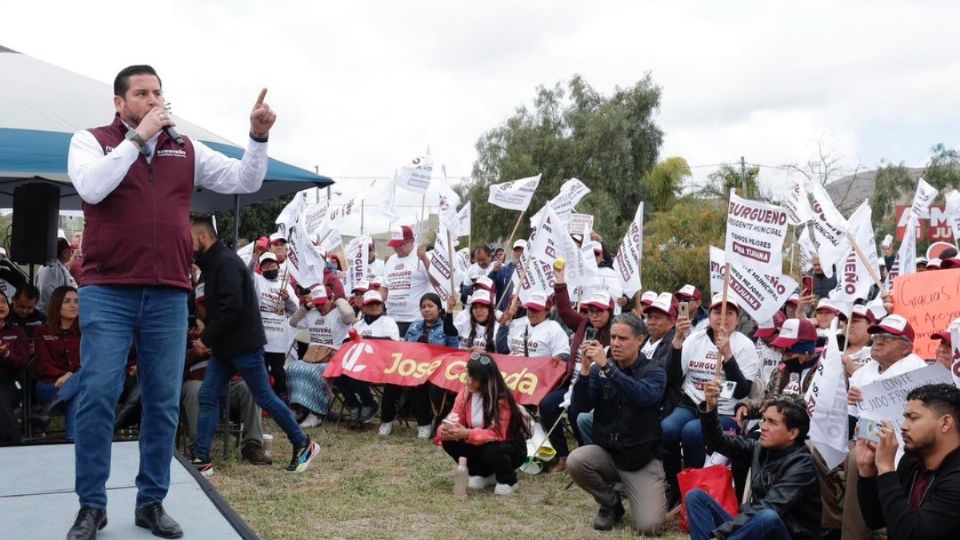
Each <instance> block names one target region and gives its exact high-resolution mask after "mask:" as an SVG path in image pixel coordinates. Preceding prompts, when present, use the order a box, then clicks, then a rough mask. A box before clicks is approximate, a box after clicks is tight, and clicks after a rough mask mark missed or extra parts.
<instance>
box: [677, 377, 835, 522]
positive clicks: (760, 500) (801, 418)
mask: <svg viewBox="0 0 960 540" xmlns="http://www.w3.org/2000/svg"><path fill="white" fill-rule="evenodd" d="M703 393H704V397H705V401H704V402H703V403H701V404H700V415H701V416H700V420H701V422H702V424H703V435H704V439H705V441H706V443H707V448H708V449H710V450H711V451H713V452H719V453H721V454H723V455H724V456H727V457H728V458H730V459H731V460H734V461H741V462H749V463H750V466H751V476H750V487H751V496H750V502H749V503H747V504H745V505H743V506H741V507H740V515H738V516H737V517H732V516H730V515H729V514H728V513H727V512H726V511H725V510H724V509H723V508H722V507H721V506H720V505H719V504H718V503H717V502H716V501H715V500H714V499H713V498H712V497H710V495H708V494H707V493H706V492H704V491H702V490H699V489H695V490H693V491H691V492H690V493H688V494H687V496H686V497H685V499H684V504H686V507H687V522H688V523H689V525H690V538H691V540H707V539H710V538H718V539H724V538H736V539H738V540H751V539H756V540H767V539H776V538H779V539H781V540H802V539H813V538H817V536H818V534H819V528H820V481H819V480H818V479H817V471H816V467H815V465H814V462H813V456H812V455H810V451H809V450H808V449H807V447H806V445H805V444H804V442H803V441H804V439H805V438H806V436H807V431H808V430H809V428H810V417H809V416H807V409H806V406H805V405H804V404H803V401H802V400H800V399H799V398H797V397H794V396H788V395H783V396H779V397H776V398H773V399H771V400H770V401H768V402H767V405H766V407H765V408H764V409H763V423H762V424H761V426H762V427H761V428H760V440H759V441H755V440H753V439H749V438H746V437H735V436H728V435H724V434H723V431H722V430H721V429H720V421H719V419H718V418H717V399H718V398H719V396H720V382H719V381H711V382H708V383H707V384H706V385H704V388H703Z"/></svg>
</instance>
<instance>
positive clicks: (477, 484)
mask: <svg viewBox="0 0 960 540" xmlns="http://www.w3.org/2000/svg"><path fill="white" fill-rule="evenodd" d="M496 483H497V477H496V476H494V475H492V474H491V475H490V476H471V477H470V478H469V479H467V487H468V488H470V489H483V488H485V487H490V486H492V485H494V484H496Z"/></svg>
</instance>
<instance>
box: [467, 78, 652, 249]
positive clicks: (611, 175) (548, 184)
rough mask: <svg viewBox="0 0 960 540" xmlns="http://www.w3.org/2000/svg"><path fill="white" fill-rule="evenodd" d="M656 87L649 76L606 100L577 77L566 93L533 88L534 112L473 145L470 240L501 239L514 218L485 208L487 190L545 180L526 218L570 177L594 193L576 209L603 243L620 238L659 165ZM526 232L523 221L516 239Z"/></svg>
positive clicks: (521, 111) (523, 112) (520, 114)
mask: <svg viewBox="0 0 960 540" xmlns="http://www.w3.org/2000/svg"><path fill="white" fill-rule="evenodd" d="M659 105H660V88H659V87H658V86H656V85H655V84H654V83H653V80H652V79H651V77H650V75H649V74H648V75H647V76H645V77H644V78H643V79H641V80H640V81H638V82H636V83H635V84H634V85H633V86H630V87H628V88H620V87H617V88H615V89H614V90H613V92H612V94H611V95H609V96H604V95H601V94H600V93H598V92H597V91H596V90H594V89H593V88H592V87H590V85H589V84H587V82H586V81H584V80H583V78H582V77H580V76H579V75H575V76H574V77H573V78H572V79H571V80H570V81H569V82H568V83H567V84H566V86H564V85H562V84H561V83H557V84H556V85H554V87H553V88H547V87H544V86H541V87H539V88H538V89H537V95H536V98H535V99H534V101H533V105H532V107H530V108H528V107H527V106H521V107H519V108H517V110H516V112H515V113H514V114H513V116H511V117H509V118H508V119H507V120H506V121H505V122H504V123H503V124H502V125H500V126H499V127H496V128H494V129H492V130H490V131H488V132H487V133H485V134H484V135H483V136H481V137H480V139H479V140H478V141H477V145H476V148H477V160H476V161H475V162H474V165H473V175H472V176H473V178H472V181H471V182H470V183H469V184H467V185H466V186H465V189H464V193H463V194H464V195H465V197H466V198H467V199H469V200H472V201H473V237H474V239H481V240H483V241H493V240H495V239H505V238H506V237H507V236H508V235H509V234H510V230H511V228H512V226H513V224H514V222H515V220H516V219H517V213H516V212H512V211H508V210H503V209H501V208H497V207H495V206H492V205H489V204H487V202H486V201H487V195H488V193H489V187H490V185H491V184H496V183H499V182H505V181H508V180H515V179H518V178H524V177H528V176H534V175H536V174H538V173H541V174H543V178H542V180H541V183H540V187H539V188H538V189H537V193H536V195H535V196H534V198H533V201H532V202H531V204H530V209H529V214H528V216H529V215H532V214H533V213H535V212H536V211H537V210H538V209H539V208H540V207H542V206H543V204H544V203H546V202H547V201H548V200H550V199H551V198H552V197H554V196H555V195H556V194H557V192H558V190H559V187H560V185H561V184H562V183H563V182H564V181H566V180H567V179H569V178H579V179H580V180H582V181H583V182H584V183H585V184H587V185H588V186H589V187H590V189H591V190H592V193H591V194H590V195H588V196H587V197H586V198H585V199H584V200H583V202H582V203H581V204H580V205H579V206H578V210H579V211H581V212H585V213H592V214H593V215H594V218H595V221H594V228H595V229H597V231H598V232H599V233H601V234H602V235H603V236H604V237H606V238H617V237H619V236H620V235H622V234H623V231H624V229H625V227H626V226H627V223H629V222H630V221H631V220H632V219H633V216H634V213H635V212H636V209H637V205H638V204H639V203H640V201H643V200H645V199H646V198H647V196H648V190H647V186H646V181H645V179H646V176H647V173H648V172H649V171H650V170H651V169H652V168H653V166H654V165H655V164H656V162H657V155H658V152H659V149H660V145H661V144H662V142H663V132H662V131H661V130H660V128H659V127H658V126H657V125H656V123H655V122H654V114H655V112H656V110H657V108H658V107H659ZM528 232H529V226H528V223H527V220H526V219H524V223H523V224H522V225H521V229H520V230H519V232H518V233H517V236H518V237H525V236H526V235H527V234H528Z"/></svg>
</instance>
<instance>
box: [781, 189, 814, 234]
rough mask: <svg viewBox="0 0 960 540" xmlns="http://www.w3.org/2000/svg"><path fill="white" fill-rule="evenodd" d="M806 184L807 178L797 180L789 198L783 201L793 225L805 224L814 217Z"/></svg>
mask: <svg viewBox="0 0 960 540" xmlns="http://www.w3.org/2000/svg"><path fill="white" fill-rule="evenodd" d="M804 184H805V180H797V181H795V182H794V183H793V189H791V190H790V193H789V195H788V196H787V200H785V201H784V202H783V209H784V210H786V212H787V218H788V219H789V220H790V224H791V225H803V224H804V223H806V222H808V221H810V220H811V219H813V211H811V210H810V199H809V198H808V197H807V188H806V187H805V185H804Z"/></svg>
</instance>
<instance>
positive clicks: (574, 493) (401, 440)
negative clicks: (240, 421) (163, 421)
mask: <svg viewBox="0 0 960 540" xmlns="http://www.w3.org/2000/svg"><path fill="white" fill-rule="evenodd" d="M398 427H399V426H398ZM264 431H265V432H267V433H272V434H274V437H275V440H274V449H273V455H274V459H275V460H276V461H277V463H275V464H274V465H273V466H270V467H256V466H253V465H248V464H243V463H240V462H239V461H238V460H234V459H231V460H230V462H228V463H220V462H217V463H215V466H216V474H215V475H214V476H213V478H212V479H211V480H212V482H213V484H214V485H215V486H216V487H217V489H218V490H219V491H220V493H221V494H222V495H223V496H224V497H225V498H226V499H227V501H229V502H230V504H231V505H232V506H233V508H234V509H235V510H236V511H237V512H238V513H239V514H240V515H241V516H242V517H243V519H244V520H246V522H247V523H248V524H249V525H250V526H251V527H252V528H253V530H255V531H256V532H257V534H259V535H260V536H261V537H262V538H264V539H269V540H273V539H277V540H280V539H303V538H312V539H320V538H364V539H367V538H405V539H406V538H476V537H483V538H514V539H517V540H526V539H533V538H577V539H581V538H583V539H589V538H598V539H601V538H602V539H616V538H636V533H635V532H634V531H632V530H631V529H630V528H629V527H628V526H626V525H625V524H621V525H620V527H618V528H616V529H614V530H613V531H612V532H608V533H599V532H596V531H594V530H593V529H592V528H591V523H592V521H593V518H594V516H595V515H596V511H597V506H596V504H595V503H594V501H593V499H592V498H591V497H590V496H589V495H587V494H586V493H585V492H583V491H582V490H580V489H578V488H577V487H576V486H573V487H571V488H570V489H568V490H565V489H564V488H565V487H566V485H567V483H568V482H569V477H568V476H567V475H565V474H553V475H539V476H528V475H524V474H523V473H520V475H521V476H520V489H519V490H518V492H517V493H516V494H515V495H514V496H512V497H500V496H495V495H493V492H492V490H490V489H488V490H486V491H483V492H480V493H477V492H471V493H470V496H469V499H468V500H467V501H458V500H456V499H454V498H453V496H452V492H453V468H454V462H453V460H452V459H450V458H449V457H448V456H447V455H446V454H445V453H444V452H443V450H441V449H439V448H437V447H436V446H434V445H433V444H432V443H429V442H427V441H422V440H418V439H416V434H415V428H400V429H395V430H394V433H393V434H392V435H391V436H390V437H389V438H387V439H383V438H381V437H378V436H377V435H376V430H375V429H372V428H371V427H368V428H367V429H366V430H365V431H363V432H360V433H355V432H352V431H349V430H347V429H346V428H345V427H342V426H337V425H324V426H321V427H318V428H314V429H310V430H308V434H309V435H310V436H311V437H314V438H315V439H316V440H317V441H319V442H320V444H321V446H322V450H321V454H320V456H319V458H318V460H317V461H314V462H313V464H312V465H311V467H310V469H308V470H307V471H306V472H305V473H302V474H289V473H285V472H283V471H282V466H283V465H285V464H286V462H287V460H289V456H290V452H291V450H290V445H289V443H288V442H287V440H286V438H285V437H283V435H282V432H281V431H280V430H279V428H277V426H276V424H274V423H273V422H272V421H268V420H264ZM281 462H282V463H281ZM627 512H628V515H627V519H625V522H626V521H627V520H629V508H628V509H627ZM665 538H670V539H675V538H684V536H681V535H680V534H679V531H678V529H677V527H676V523H675V522H674V523H672V524H671V529H670V531H669V532H668V534H667V536H665Z"/></svg>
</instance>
